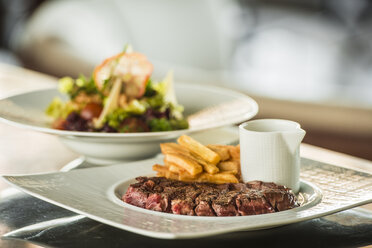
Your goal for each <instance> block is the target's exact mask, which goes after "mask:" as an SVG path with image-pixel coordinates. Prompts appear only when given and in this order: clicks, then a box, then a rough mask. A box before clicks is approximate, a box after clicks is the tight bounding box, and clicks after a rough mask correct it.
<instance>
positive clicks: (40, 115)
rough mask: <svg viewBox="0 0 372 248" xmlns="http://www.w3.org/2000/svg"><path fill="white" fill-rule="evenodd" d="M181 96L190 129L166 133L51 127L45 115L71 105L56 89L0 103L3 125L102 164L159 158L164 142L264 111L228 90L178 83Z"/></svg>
mask: <svg viewBox="0 0 372 248" xmlns="http://www.w3.org/2000/svg"><path fill="white" fill-rule="evenodd" d="M174 90H175V94H176V96H177V99H178V102H179V104H181V105H183V106H184V115H185V117H186V118H188V121H189V128H188V129H182V130H175V131H162V132H142V133H141V132H136V133H102V132H80V131H66V130H58V129H53V128H51V120H50V119H49V118H48V117H47V116H46V115H45V110H46V109H47V107H48V105H49V104H50V102H51V101H52V99H53V98H55V97H60V98H61V99H62V100H67V97H66V96H65V95H63V94H61V93H60V92H59V91H58V90H57V88H56V87H53V88H47V89H43V90H37V91H33V92H27V93H22V94H19V95H14V96H11V97H8V98H6V99H2V100H0V121H3V122H5V123H8V124H11V125H14V126H17V127H21V128H27V129H31V130H35V131H39V132H44V133H48V134H52V135H57V136H58V137H60V139H61V141H62V142H63V143H64V144H65V145H67V146H68V147H69V148H70V149H72V150H73V151H75V152H77V153H79V154H81V155H84V156H85V157H86V159H87V160H88V161H90V162H94V163H96V164H112V163H115V162H117V161H131V160H138V159H144V158H148V157H151V156H154V155H155V154H156V153H158V152H159V143H160V142H167V141H173V140H174V139H175V138H177V137H178V136H180V135H182V134H190V133H196V132H200V131H205V130H209V129H213V128H218V127H224V126H229V125H232V124H238V123H241V122H243V121H246V120H248V119H250V118H252V117H253V116H255V115H256V114H257V112H258V105H257V103H256V102H255V101H254V100H253V99H252V98H250V97H249V96H247V95H245V94H242V93H239V92H236V91H233V90H229V89H224V88H219V87H215V86H209V85H196V84H190V83H178V82H177V83H176V84H175V85H174Z"/></svg>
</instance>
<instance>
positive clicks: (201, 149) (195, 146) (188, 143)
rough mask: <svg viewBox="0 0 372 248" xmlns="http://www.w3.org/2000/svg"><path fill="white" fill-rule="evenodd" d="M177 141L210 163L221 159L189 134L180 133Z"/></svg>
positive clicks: (215, 162)
mask: <svg viewBox="0 0 372 248" xmlns="http://www.w3.org/2000/svg"><path fill="white" fill-rule="evenodd" d="M177 141H178V143H179V144H180V145H181V146H183V147H185V148H187V149H188V150H190V151H191V153H195V154H197V155H199V156H200V157H201V158H202V159H203V160H205V161H207V162H209V163H211V164H214V165H216V164H217V163H218V162H219V161H220V160H221V157H220V155H218V154H217V153H215V152H214V151H212V150H211V149H209V148H208V147H206V146H204V145H202V144H200V143H199V142H198V141H196V140H194V139H193V138H191V137H189V136H186V135H182V136H180V137H179V138H178V140H177Z"/></svg>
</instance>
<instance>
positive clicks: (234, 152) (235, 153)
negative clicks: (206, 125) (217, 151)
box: [226, 145, 240, 160]
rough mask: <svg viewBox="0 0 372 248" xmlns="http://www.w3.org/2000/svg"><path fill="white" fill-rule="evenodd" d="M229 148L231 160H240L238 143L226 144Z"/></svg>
mask: <svg viewBox="0 0 372 248" xmlns="http://www.w3.org/2000/svg"><path fill="white" fill-rule="evenodd" d="M226 147H227V149H229V153H230V156H231V159H232V160H240V145H238V146H226Z"/></svg>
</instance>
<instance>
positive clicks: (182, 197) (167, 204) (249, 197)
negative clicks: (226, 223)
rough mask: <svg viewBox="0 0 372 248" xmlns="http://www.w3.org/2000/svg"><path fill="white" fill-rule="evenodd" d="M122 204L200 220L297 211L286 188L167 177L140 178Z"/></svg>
mask: <svg viewBox="0 0 372 248" xmlns="http://www.w3.org/2000/svg"><path fill="white" fill-rule="evenodd" d="M136 180H137V183H134V184H131V185H130V186H129V188H128V189H127V191H126V193H125V194H124V195H123V197H122V200H123V201H124V202H126V203H129V204H131V205H134V206H137V207H141V208H145V209H149V210H155V211H159V212H166V213H173V214H181V215H198V216H239V215H256V214H266V213H274V212H278V211H283V210H287V209H291V208H294V207H297V206H298V204H297V200H296V196H295V195H294V194H293V193H292V191H291V190H290V189H288V188H286V187H284V186H281V185H277V184H275V183H266V182H261V181H253V182H248V183H245V184H244V183H236V184H231V183H230V184H220V185H217V184H210V183H192V182H182V181H176V180H170V179H166V178H163V177H138V178H136Z"/></svg>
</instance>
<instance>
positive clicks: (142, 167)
mask: <svg viewBox="0 0 372 248" xmlns="http://www.w3.org/2000/svg"><path fill="white" fill-rule="evenodd" d="M161 160H162V158H161V157H158V158H156V159H150V160H143V161H138V162H132V163H126V164H119V165H114V166H107V167H98V168H92V169H80V170H74V171H70V172H57V173H50V174H38V175H25V176H3V178H5V180H6V181H7V182H9V183H10V184H12V185H14V186H16V187H18V188H20V189H21V190H23V191H25V192H26V193H29V194H31V195H33V196H35V197H38V198H40V199H43V200H45V201H47V202H50V203H53V204H55V205H58V206H61V207H63V208H66V209H69V210H71V211H74V212H76V213H78V214H82V215H85V216H87V217H89V218H91V219H94V220H97V221H100V222H102V223H105V224H108V225H111V226H114V227H117V228H120V229H124V230H127V231H131V232H135V233H138V234H142V235H146V236H150V237H155V238H163V239H177V238H196V237H203V236H210V235H216V234H221V233H227V232H233V231H243V230H246V231H247V230H257V229H266V228H271V227H275V226H280V225H285V224H290V223H295V222H299V221H304V220H308V219H312V218H316V217H320V216H324V215H327V214H332V213H335V212H338V211H342V210H345V209H348V208H352V207H355V206H359V205H363V204H367V203H370V202H372V183H371V182H372V175H371V174H367V173H362V172H358V171H354V170H350V169H345V168H341V167H337V166H333V165H329V164H324V163H321V162H317V161H314V160H309V159H304V158H302V160H301V180H302V183H301V189H300V192H301V196H300V199H301V201H302V206H301V207H298V208H295V209H291V210H286V211H282V212H279V213H272V214H262V215H254V216H239V217H237V216H234V217H197V216H179V215H173V214H166V213H158V212H155V211H150V210H145V209H141V208H137V207H134V206H131V205H128V204H125V203H123V202H121V201H120V200H119V197H120V196H121V195H122V194H123V192H125V190H126V187H127V185H128V184H129V183H130V182H132V181H133V180H134V178H135V177H137V176H141V175H151V174H153V171H152V170H151V166H152V165H153V164H154V163H161ZM314 185H317V186H314Z"/></svg>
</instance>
